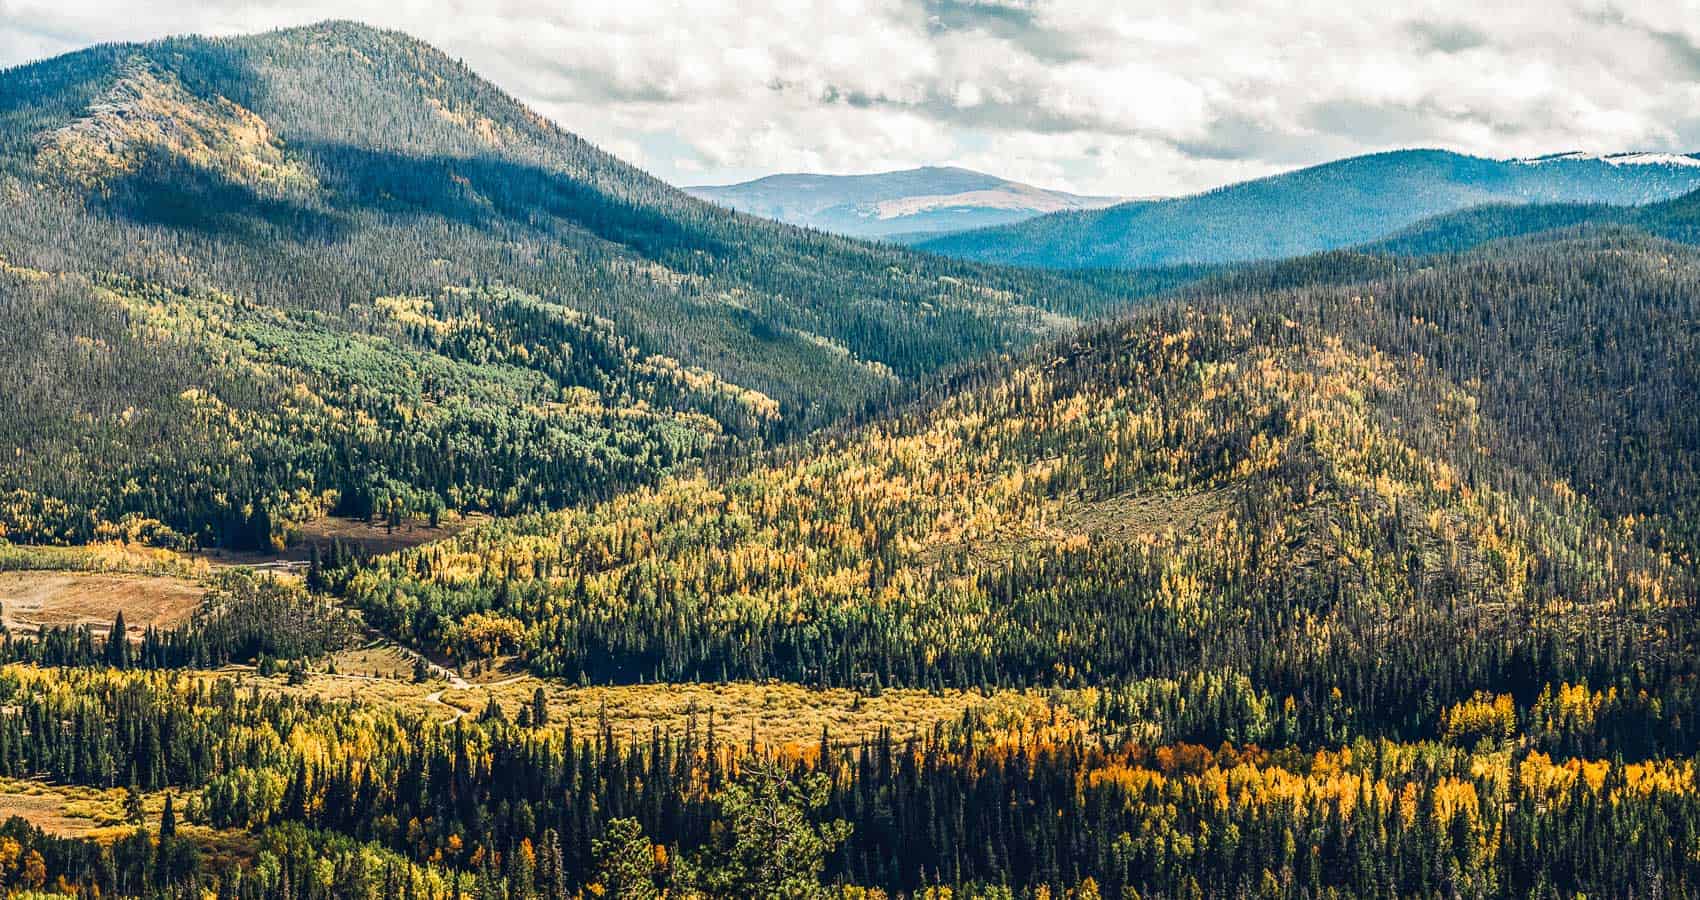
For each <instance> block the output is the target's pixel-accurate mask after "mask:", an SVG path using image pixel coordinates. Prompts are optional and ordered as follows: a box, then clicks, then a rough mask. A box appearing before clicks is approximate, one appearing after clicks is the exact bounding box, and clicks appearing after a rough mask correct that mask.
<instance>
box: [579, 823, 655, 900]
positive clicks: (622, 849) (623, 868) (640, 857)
mask: <svg viewBox="0 0 1700 900" xmlns="http://www.w3.org/2000/svg"><path fill="white" fill-rule="evenodd" d="M590 847H591V853H593V854H594V855H595V856H596V860H597V862H596V881H597V883H598V884H600V885H601V886H602V889H603V891H604V893H603V894H602V896H605V897H610V898H612V900H654V898H655V897H657V896H659V894H660V891H659V890H657V888H656V886H655V882H656V871H655V869H656V866H655V847H654V846H653V845H652V844H650V842H649V838H646V837H644V836H643V826H642V825H641V824H639V823H638V821H637V820H636V819H615V820H614V821H612V822H609V823H608V828H607V830H605V831H604V832H603V834H602V836H601V837H599V838H597V839H595V840H593V841H591V842H590Z"/></svg>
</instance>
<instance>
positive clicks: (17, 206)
mask: <svg viewBox="0 0 1700 900" xmlns="http://www.w3.org/2000/svg"><path fill="white" fill-rule="evenodd" d="M0 196H3V197H4V198H5V202H4V206H5V209H6V211H7V214H6V216H4V217H0V315H4V317H5V318H6V320H7V321H8V323H10V324H9V325H8V327H7V329H6V331H5V334H4V336H3V337H0V447H4V448H5V453H4V457H5V463H4V464H3V465H0V534H9V535H10V536H12V537H13V538H15V539H21V540H86V539H88V538H90V537H92V536H95V535H96V534H97V533H114V532H123V533H129V534H141V535H151V536H153V537H155V538H157V539H161V540H167V541H171V540H182V541H186V540H200V541H217V542H222V543H226V544H231V545H236V546H254V545H264V544H266V543H269V542H271V541H273V540H276V539H282V538H283V537H285V536H286V529H285V527H284V524H283V523H284V522H285V521H287V520H293V519H295V518H298V517H300V516H303V515H307V514H311V513H312V512H314V511H316V510H323V509H325V508H335V509H337V510H339V511H342V512H350V513H357V514H363V513H368V512H371V511H373V510H374V509H375V510H377V511H379V512H389V513H391V514H398V513H409V512H419V511H424V510H429V509H434V508H438V507H442V506H445V505H446V506H450V507H469V508H481V509H487V510H491V511H495V512H504V513H512V512H519V511H523V510H526V509H536V508H543V507H549V506H557V505H561V504H563V503H567V502H571V501H574V500H577V499H582V498H584V497H587V496H601V495H607V494H609V493H612V492H614V491H615V490H617V489H618V488H620V487H622V486H627V485H631V484H635V483H641V482H643V481H645V480H647V479H649V478H651V477H653V476H654V475H655V474H656V473H658V472H661V471H665V470H666V469H668V468H669V467H670V466H671V465H673V464H674V463H675V462H676V461H678V460H680V459H688V458H695V457H699V456H701V455H702V454H703V453H704V452H708V451H710V450H712V449H713V448H715V447H718V446H721V445H723V444H726V443H727V442H729V441H738V440H761V439H771V438H773V437H776V436H783V435H787V434H792V433H796V432H797V431H799V430H802V429H806V428H809V427H812V426H814V425H818V424H819V423H821V422H824V421H827V420H829V419H830V418H832V417H833V416H835V415H837V414H839V413H841V412H842V411H844V410H846V409H850V408H854V407H855V406H856V405H857V404H858V403H860V402H861V401H862V400H863V399H864V398H865V397H867V396H869V395H872V394H876V393H879V392H882V391H884V390H886V389H887V388H888V387H889V385H891V384H892V383H893V382H894V381H897V380H902V379H911V378H914V377H917V376H920V375H923V374H925V373H928V372H931V371H934V370H936V369H938V368H940V367H943V366H948V365H951V364H954V363H957V362H960V361H963V360H966V359H970V358H974V357H977V356H980V355H983V354H986V353H989V352H994V351H998V350H1002V349H1005V348H1010V347H1014V346H1018V345H1021V344H1024V343H1026V342H1029V341H1031V340H1032V339H1034V338H1035V337H1038V336H1041V335H1048V334H1054V333H1056V332H1057V331H1058V330H1059V329H1061V328H1063V327H1065V326H1067V325H1068V324H1070V323H1072V322H1073V321H1074V320H1075V317H1077V316H1083V315H1088V314H1091V313H1094V312H1096V311H1099V310H1101V309H1104V308H1107V307H1110V306H1113V305H1115V304H1117V303H1120V302H1123V301H1125V299H1127V297H1128V296H1129V295H1130V290H1128V289H1123V288H1120V287H1117V288H1114V289H1111V290H1106V289H1103V288H1101V287H1099V286H1097V285H1094V284H1092V283H1088V282H1085V281H1081V280H1068V279H1059V278H1052V277H1048V276H1035V275H1030V274H1023V273H1018V272H1012V271H999V270H994V269H988V268H983V267H976V266H969V265H964V264H959V263H953V262H949V261H943V260H939V259H936V258H931V257H925V256H920V255H916V254H912V253H907V252H903V251H898V250H895V249H891V248H881V247H874V246H870V245H864V244H858V243H855V242H851V241H848V240H844V239H841V238H835V237H830V236H826V235H821V234H818V233H811V232H805V231H802V230H798V229H794V228H790V227H786V226H781V225H777V224H774V223H770V222H764V221H760V220H756V219H753V218H749V217H744V216H740V215H736V214H733V213H729V212H727V211H724V210H721V209H718V208H715V207H713V206H711V205H709V204H706V203H702V202H700V201H697V200H694V199H692V198H690V197H687V196H686V195H684V194H682V193H680V192H678V191H676V190H674V189H672V188H669V187H667V186H666V185H664V184H662V183H660V182H658V181H656V180H654V179H653V178H650V177H648V176H647V175H645V174H643V173H641V172H639V171H637V170H635V169H633V168H631V167H629V166H627V165H625V164H623V163H621V162H620V161H618V160H616V159H614V158H612V157H610V156H608V155H607V154H604V153H602V152H601V151H599V150H597V149H596V148H594V147H592V146H590V145H589V144H587V143H585V142H584V141H582V140H580V139H578V138H576V137H574V136H573V135H571V134H569V133H566V132H564V131H562V130H561V129H560V128H558V127H556V126H555V125H554V124H552V123H549V122H547V121H545V120H543V119H541V118H540V117H538V116H537V115H536V114H534V113H533V112H531V111H530V110H528V109H526V108H525V107H523V106H522V105H520V104H519V103H517V102H516V101H514V100H513V99H512V98H510V97H508V96H506V95H505V94H503V93H501V92H500V91H498V90H497V89H496V88H494V87H493V86H491V85H490V84H488V83H487V82H484V81H482V80H481V79H479V78H477V77H476V76H475V75H473V74H472V73H471V72H469V71H468V70H467V69H466V68H465V67H463V66H462V65H461V64H459V63H457V62H455V61H453V60H451V59H449V58H448V57H447V56H444V55H443V54H441V53H439V52H438V51H436V50H434V49H432V48H430V47H428V46H425V45H423V44H420V43H418V42H416V41H414V40H412V39H410V38H407V37H406V36H404V35H400V34H396V33H392V32H382V31H377V30H374V29H370V28H366V27H362V26H358V25H353V24H346V23H328V24H324V25H319V26H313V27H308V28H300V29H292V30H286V31H278V32H272V33H268V34H264V35H259V36H255V37H239V38H230V39H218V40H209V39H203V38H181V39H171V40H166V41H160V42H156V43H151V44H144V45H108V46H101V47H95V48H92V49H89V50H86V51H82V52H78V53H74V54H70V55H67V56H63V57H59V58H55V59H51V60H47V61H45V62H41V63H36V64H33V65H29V66H24V67H21V68H17V69H12V70H9V71H6V72H3V73H0Z"/></svg>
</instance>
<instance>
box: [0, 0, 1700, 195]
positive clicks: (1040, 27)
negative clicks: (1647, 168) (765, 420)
mask: <svg viewBox="0 0 1700 900" xmlns="http://www.w3.org/2000/svg"><path fill="white" fill-rule="evenodd" d="M114 6H115V4H114V3H112V2H111V0H0V64H12V63H17V62H23V61H25V60H28V59H33V58H39V57H41V56H45V55H50V54H53V53H58V52H64V51H66V50H71V49H75V48H76V47H78V46H82V45H85V44H88V43H93V42H97V41H108V40H141V39H148V38H153V37H159V36H162V35H165V34H172V33H183V32H191V31H193V32H203V33H215V34H231V33H238V32H243V31H253V30H259V29H263V28H267V27H273V26H281V25H295V24H303V23H306V22H311V21H315V20H318V19H323V18H332V17H336V18H359V19H361V20H363V21H367V22H370V23H371V24H375V25H383V26H387V27H393V28H400V29H403V30H406V31H408V32H410V33H412V34H414V35H416V36H418V37H420V38H422V39H424V40H427V41H430V42H432V43H434V44H437V45H438V46H441V47H442V48H444V49H445V50H446V51H448V52H449V53H451V54H453V55H456V56H459V57H462V58H464V59H465V60H466V61H467V62H468V63H469V64H470V65H472V66H473V67H474V68H475V69H477V70H478V71H480V72H482V73H484V74H485V75H487V76H488V77H490V78H491V79H492V80H494V81H495V82H496V83H498V84H500V85H502V86H503V87H505V88H507V89H508V90H510V91H512V92H514V93H515V94H517V95H518V96H520V97H521V98H522V99H524V100H527V101H528V102H531V103H533V104H534V105H535V106H537V108H538V109H539V110H541V111H543V112H544V113H545V114H546V115H549V116H551V117H554V118H556V119H557V120H559V121H560V122H561V123H562V124H563V125H564V126H565V127H567V128H569V129H571V130H573V131H577V132H579V133H581V134H584V135H585V136H586V137H588V138H590V139H591V140H594V141H596V142H598V143H600V144H602V145H603V146H605V147H608V148H609V149H610V150H612V151H614V152H616V153H619V154H621V155H624V156H627V157H628V158H630V159H632V161H634V162H636V163H638V164H639V165H642V166H645V167H646V168H649V169H651V170H652V171H654V172H656V173H657V174H659V175H661V176H662V177H664V178H668V179H671V180H675V181H680V182H690V183H697V182H706V181H723V180H734V179H737V178H742V177H749V176H752V175H756V174H760V173H763V172H769V171H805V170H814V171H831V172H857V171H870V170H877V169H882V168H899V167H904V166H909V165H916V164H923V163H943V162H956V163H960V164H965V165H971V166H974V167H976V168H982V169H987V170H990V171H994V172H997V173H999V174H1005V175H1009V176H1011V177H1017V178H1023V179H1026V180H1032V181H1035V182H1039V183H1043V184H1054V185H1057V186H1059V187H1066V188H1070V189H1073V190H1077V191H1082V192H1091V193H1115V194H1142V195H1143V194H1156V193H1174V192H1183V191H1190V190H1196V189H1201V188H1205V187H1209V186H1212V185H1215V184H1218V183H1222V182H1225V181H1229V180H1233V179H1237V178H1243V177H1250V176H1255V175H1261V174H1266V173H1268V172H1272V171H1277V170H1279V169H1282V168H1289V167H1292V166H1296V165H1302V164H1306V163H1312V162H1319V161H1322V160H1325V159H1329V158H1333V157H1338V156H1342V155H1347V154H1351V153H1358V152H1368V151H1373V150H1382V149H1391V148H1394V147H1400V146H1446V147H1452V148H1455V149H1459V150H1464V151H1469V152H1476V153H1483V154H1489V155H1500V156H1508V155H1524V154H1536V153H1543V152H1551V151H1557V150H1567V149H1583V150H1591V151H1615V150H1625V149H1648V150H1680V151H1693V150H1700V0H1678V2H1670V0H1645V2H1606V0H1570V2H1568V3H1563V2H1553V3H1542V4H1533V3H1512V4H1500V5H1493V4H1482V3H1479V2H1476V0H1441V2H1431V3H1425V4H1422V5H1421V8H1420V9H1418V8H1416V5H1415V4H1411V5H1410V6H1409V7H1407V8H1401V7H1402V5H1401V4H1396V3H1372V2H1361V3H1339V2H1326V3H1324V2H1308V0H1300V2H1282V0H1259V2H1252V0H1245V2H1225V0H1218V2H1200V3H1194V4H1175V3H1156V2H1141V0H1134V2H1129V0H1030V2H1018V0H1004V2H992V0H739V2H733V0H725V2H709V0H669V2H659V0H580V2H571V0H565V2H563V0H547V2H546V0H484V2H476V0H452V2H448V3H425V2H419V0H344V2H334V3H333V2H323V0H308V2H287V0H285V2H282V3H278V2H267V0H147V2H136V3H133V4H130V5H129V8H123V9H115V8H114Z"/></svg>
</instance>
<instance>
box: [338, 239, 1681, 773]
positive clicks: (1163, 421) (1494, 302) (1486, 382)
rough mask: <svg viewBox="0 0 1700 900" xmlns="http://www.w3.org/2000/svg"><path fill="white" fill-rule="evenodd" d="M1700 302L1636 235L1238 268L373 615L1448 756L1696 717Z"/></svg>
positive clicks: (526, 546)
mask: <svg viewBox="0 0 1700 900" xmlns="http://www.w3.org/2000/svg"><path fill="white" fill-rule="evenodd" d="M1697 283H1700V253H1697V252H1696V251H1694V250H1691V249H1687V248H1682V247H1678V246H1675V245H1670V244H1664V243H1661V242H1657V241H1653V240H1650V239H1646V238H1639V237H1634V236H1628V237H1620V238H1611V239H1597V240H1587V241H1571V242H1561V243H1549V244H1541V245H1534V246H1530V247H1527V248H1524V249H1523V250H1522V251H1521V252H1518V253H1515V254H1510V253H1506V254H1494V255H1484V256H1465V257H1456V258H1453V259H1451V260H1444V259H1442V260H1439V261H1425V262H1424V263H1423V264H1421V265H1409V264H1404V263H1400V262H1397V261H1394V260H1389V259H1385V258H1382V259H1377V258H1374V257H1354V256H1339V257H1322V258H1317V259H1310V260H1302V261H1298V262H1295V263H1290V264H1284V265H1281V266H1274V267H1269V268H1266V269H1261V270H1252V271H1249V272H1246V273H1242V274H1238V275H1230V276H1227V277H1224V278H1222V279H1218V280H1216V281H1214V282H1211V283H1209V284H1208V286H1207V287H1206V286H1201V287H1200V288H1198V289H1197V290H1196V292H1195V293H1194V294H1192V295H1191V297H1190V299H1189V300H1188V301H1187V302H1185V303H1179V302H1177V303H1174V304H1169V305H1166V306H1165V307H1163V308H1162V309H1159V310H1154V311H1151V312H1147V313H1140V314H1136V315H1135V316H1134V317H1133V318H1131V319H1130V320H1128V321H1124V322H1121V323H1118V324H1115V325H1107V326H1102V327H1097V328H1092V329H1088V330H1086V331H1084V332H1082V333H1080V334H1078V335H1076V336H1074V337H1073V338H1071V339H1069V340H1067V341H1065V342H1062V343H1058V344H1054V345H1050V346H1047V347H1044V348H1041V349H1039V350H1037V351H1035V352H1033V353H1031V354H1029V355H1027V356H1025V357H1024V358H1022V359H1021V360H1018V361H1015V362H1012V363H1010V364H1008V365H997V366H991V367H988V368H982V369H981V370H979V371H978V372H977V373H971V374H965V375H964V376H962V377H961V378H960V379H958V380H957V382H956V387H955V389H954V390H952V391H949V392H941V393H939V394H937V395H935V396H932V397H930V398H928V399H926V400H924V401H919V402H917V403H916V404H915V405H913V406H911V407H909V408H907V409H906V410H903V411H901V412H900V413H898V414H896V415H894V416H892V417H889V418H883V419H877V420H875V421H873V422H871V423H870V424H868V425H866V426H864V427H862V428H860V429H857V430H853V431H849V432H845V433H841V434H838V435H836V436H833V437H830V438H824V437H823V438H820V439H817V440H816V441H814V442H812V444H811V445H810V446H809V447H808V448H807V449H799V450H795V451H790V452H787V453H784V454H782V455H780V456H778V457H776V458H773V459H771V460H769V461H768V462H767V463H765V464H762V465H759V466H756V467H754V468H753V469H752V470H750V471H748V472H747V473H744V474H734V475H730V476H727V477H725V478H723V479H719V480H713V479H708V478H703V477H693V478H683V479H670V480H667V481H664V482H662V483H661V484H660V485H658V486H656V487H654V488H649V489H644V490H639V491H636V492H633V493H631V494H628V495H625V496H622V497H620V498H617V499H615V500H613V501H611V502H609V503H606V504H602V505H600V506H597V507H594V508H590V509H585V510H580V511H574V512H567V513H560V514H555V515H550V516H542V517H531V518H522V519H517V520H513V521H508V522H501V523H495V524H492V525H491V526H488V527H485V528H481V529H475V530H473V531H470V532H467V533H464V534H462V535H460V536H458V537H456V538H453V539H451V540H448V541H445V542H441V543H438V544H434V545H430V546H427V547H424V548H420V549H417V550H414V551H410V552H408V553H405V554H403V555H401V556H399V557H396V558H393V559H389V560H386V561H381V562H380V563H379V564H377V565H376V566H375V567H372V568H368V569H363V570H360V571H358V572H356V573H354V574H353V575H352V581H351V582H349V584H348V587H347V592H348V594H349V596H351V597H352V598H354V599H356V600H357V601H358V602H359V603H360V604H361V605H362V606H363V607H364V608H365V610H366V612H367V614H368V616H369V617H371V619H372V620H373V621H375V622H378V623H381V624H382V626H383V627H385V628H386V629H389V630H391V631H392V632H393V633H396V634H400V635H404V636H406V637H407V638H408V639H409V640H413V641H417V642H419V643H420V644H421V645H424V646H429V647H436V648H440V649H441V650H443V651H445V652H447V653H449V654H451V655H453V656H454V657H455V658H459V659H477V658H481V657H484V656H487V655H492V654H496V655H500V654H509V653H517V654H519V656H520V657H521V659H523V660H524V661H525V662H526V663H527V664H528V665H530V666H531V667H533V668H534V669H536V670H538V671H540V672H544V673H548V674H552V675H557V676H561V677H564V678H568V679H586V680H590V681H595V682H602V681H612V682H627V681H639V680H641V681H650V680H693V679H722V678H728V677H730V678H756V679H760V678H770V677H776V678H781V679H785V680H794V681H804V682H816V683H826V684H850V685H861V686H863V687H868V686H870V685H882V684H883V685H886V686H890V685H894V684H895V685H908V686H944V685H956V686H975V685H1010V684H1014V685H1024V684H1037V685H1074V684H1102V683H1118V682H1122V681H1126V680H1133V679H1145V678H1161V679H1179V680H1180V681H1181V682H1183V683H1186V684H1194V683H1196V682H1195V681H1192V680H1195V679H1203V678H1207V677H1212V676H1211V673H1224V672H1225V673H1229V674H1230V675H1231V676H1232V677H1234V678H1243V679H1246V680H1247V681H1246V683H1247V684H1249V685H1250V688H1249V689H1250V690H1252V691H1253V692H1254V693H1256V692H1264V694H1266V695H1267V696H1273V697H1280V696H1283V695H1290V696H1294V697H1297V698H1298V699H1299V706H1298V708H1299V710H1300V711H1301V712H1300V713H1299V714H1298V715H1299V717H1300V719H1301V720H1302V721H1298V720H1295V721H1294V722H1293V723H1292V726H1291V727H1292V728H1294V729H1296V731H1295V732H1293V733H1295V734H1304V735H1309V739H1312V740H1330V739H1332V738H1329V737H1328V735H1331V734H1338V733H1341V732H1340V731H1338V730H1336V729H1341V728H1345V727H1346V725H1347V724H1348V723H1349V724H1350V725H1351V727H1352V728H1353V729H1357V730H1364V731H1366V732H1367V733H1383V734H1393V735H1400V736H1405V737H1413V736H1421V735H1424V734H1429V733H1432V732H1431V731H1430V729H1432V728H1434V723H1435V722H1436V721H1437V717H1438V715H1439V713H1440V711H1441V710H1442V709H1443V708H1444V707H1446V706H1448V705H1450V704H1453V703H1460V702H1463V701H1465V700H1467V699H1468V698H1469V697H1470V696H1471V694H1472V692H1474V691H1477V690H1496V691H1509V692H1510V693H1512V694H1514V695H1516V696H1517V697H1518V698H1519V702H1527V701H1528V700H1529V699H1532V698H1533V696H1534V695H1535V694H1536V693H1538V692H1539V690H1540V689H1541V686H1542V685H1543V684H1557V683H1559V682H1571V683H1576V682H1583V681H1586V682H1588V683H1590V684H1601V683H1603V682H1604V681H1613V682H1614V683H1620V684H1624V683H1623V682H1619V681H1617V679H1621V678H1627V679H1630V682H1629V683H1628V684H1625V687H1626V689H1628V687H1629V686H1630V685H1639V686H1642V687H1645V688H1646V689H1647V690H1649V691H1653V692H1655V693H1657V692H1661V691H1667V690H1668V691H1678V693H1671V694H1668V701H1669V702H1671V703H1677V702H1679V701H1680V702H1683V703H1687V702H1691V700H1692V697H1691V696H1690V694H1689V693H1686V692H1684V691H1686V689H1684V688H1681V687H1680V685H1681V684H1684V683H1686V682H1685V681H1684V679H1687V678H1691V677H1692V673H1690V672H1689V666H1690V662H1689V661H1691V660H1692V659H1693V656H1692V652H1691V651H1692V640H1693V637H1694V636H1693V634H1692V629H1691V626H1690V625H1689V623H1690V622H1691V621H1692V619H1691V613H1692V608H1693V606H1692V604H1693V601H1694V599H1695V593H1694V590H1695V589H1694V583H1693V571H1694V570H1693V559H1694V556H1693V554H1694V550H1695V547H1696V546H1697V545H1700V534H1697V533H1696V532H1695V531H1694V527H1693V523H1694V522H1696V521H1700V518H1697V517H1696V513H1697V512H1700V494H1697V493H1696V491H1695V488H1694V486H1695V485H1696V483H1700V481H1697V479H1696V474H1697V473H1696V460H1697V459H1700V457H1697V455H1696V452H1697V451H1700V417H1697V416H1696V414H1695V410H1694V408H1693V406H1692V404H1688V403H1686V402H1685V400H1684V398H1686V397H1688V396H1692V395H1693V392H1694V391H1695V390H1696V389H1700V370H1697V369H1696V367H1695V365H1694V361H1695V360H1696V359H1700V352H1697V350H1700V308H1697V307H1696V305H1695V298H1696V297H1697V296H1700V293H1697V292H1696V291H1695V287H1696V285H1697ZM1598 335H1611V338H1610V339H1609V340H1605V341H1601V340H1600V339H1598V337H1597V336H1598ZM1555 410H1562V411H1564V414H1563V415H1557V416H1555V415H1553V414H1552V413H1553V411H1555ZM1631 673H1633V674H1631ZM1264 694H1260V695H1259V696H1263V695H1264ZM1329 697H1333V698H1334V699H1333V700H1332V701H1330V700H1329V699H1328V698H1329ZM1247 702H1252V701H1247ZM1255 702H1257V703H1265V702H1267V698H1266V699H1265V700H1257V701H1255ZM1260 708H1264V707H1260ZM1685 715H1686V714H1685ZM1684 721H1687V719H1686V718H1685V720H1684ZM1331 722H1332V723H1333V724H1330V723H1331ZM1687 727H1688V726H1687V725H1683V726H1680V728H1683V729H1686V728H1687ZM1682 733H1683V734H1684V735H1688V732H1686V731H1683V732H1682ZM1691 737H1692V736H1691V735H1690V736H1685V737H1683V738H1681V740H1683V741H1687V740H1690V739H1691Z"/></svg>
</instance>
